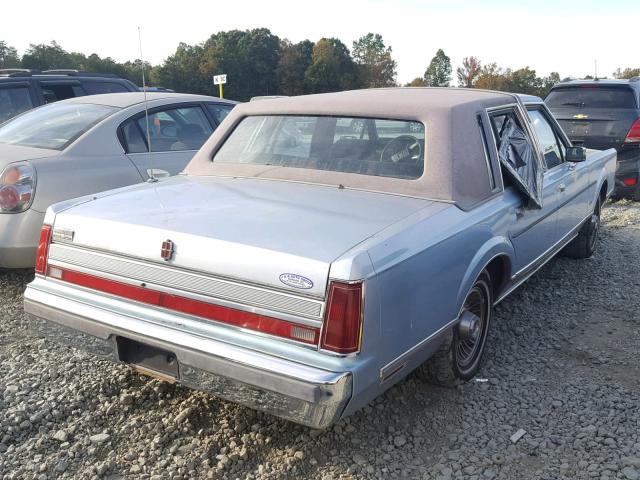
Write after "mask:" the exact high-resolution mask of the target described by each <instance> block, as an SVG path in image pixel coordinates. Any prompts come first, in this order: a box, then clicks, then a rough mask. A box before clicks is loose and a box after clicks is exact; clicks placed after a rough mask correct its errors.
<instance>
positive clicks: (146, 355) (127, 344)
mask: <svg viewBox="0 0 640 480" xmlns="http://www.w3.org/2000/svg"><path fill="white" fill-rule="evenodd" d="M116 346H117V349H118V358H119V359H120V361H122V362H124V363H127V364H129V365H131V366H132V367H134V368H136V369H137V370H140V371H141V372H142V373H145V374H147V375H151V376H155V377H159V378H162V379H163V380H176V379H177V378H178V360H177V358H176V356H175V354H174V353H173V352H170V351H169V350H164V349H162V348H157V347H152V346H151V345H146V344H144V343H141V342H137V341H135V340H131V339H129V338H125V337H116Z"/></svg>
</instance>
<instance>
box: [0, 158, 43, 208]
mask: <svg viewBox="0 0 640 480" xmlns="http://www.w3.org/2000/svg"><path fill="white" fill-rule="evenodd" d="M35 185H36V174H35V170H34V169H33V167H32V166H31V165H29V164H28V163H26V162H18V163H12V164H10V165H9V166H7V167H6V168H5V169H4V170H3V171H2V173H1V174H0V213H20V212H24V211H25V210H26V209H28V208H29V207H30V206H31V201H32V200H33V194H34V189H35Z"/></svg>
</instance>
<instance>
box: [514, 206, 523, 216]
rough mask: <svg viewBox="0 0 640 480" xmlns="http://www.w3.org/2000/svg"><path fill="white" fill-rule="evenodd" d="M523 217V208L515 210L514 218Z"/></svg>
mask: <svg viewBox="0 0 640 480" xmlns="http://www.w3.org/2000/svg"><path fill="white" fill-rule="evenodd" d="M523 216H524V207H518V208H516V218H521V217H523Z"/></svg>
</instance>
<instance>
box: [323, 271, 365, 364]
mask: <svg viewBox="0 0 640 480" xmlns="http://www.w3.org/2000/svg"><path fill="white" fill-rule="evenodd" d="M361 338H362V282H359V283H342V282H331V283H330V284H329V299H328V301H327V312H326V315H325V320H324V330H323V333H322V342H321V344H320V348H322V349H323V350H329V351H331V352H336V353H340V354H347V353H355V352H357V351H359V350H360V340H361Z"/></svg>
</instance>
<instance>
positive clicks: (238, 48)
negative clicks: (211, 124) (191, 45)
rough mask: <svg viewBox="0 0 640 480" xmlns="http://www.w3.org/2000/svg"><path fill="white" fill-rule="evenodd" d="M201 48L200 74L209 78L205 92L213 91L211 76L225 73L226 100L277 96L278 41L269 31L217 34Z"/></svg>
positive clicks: (235, 31) (258, 30) (257, 29)
mask: <svg viewBox="0 0 640 480" xmlns="http://www.w3.org/2000/svg"><path fill="white" fill-rule="evenodd" d="M203 48H204V52H203V55H202V63H201V65H200V72H201V73H202V74H203V75H204V76H205V77H206V78H207V79H209V83H210V88H209V90H208V92H211V89H212V88H213V81H212V80H211V79H212V77H213V75H217V74H222V73H226V74H227V75H228V82H229V83H228V84H227V85H225V92H226V95H225V96H228V97H229V98H233V99H236V100H243V101H244V100H249V99H250V98H251V97H252V96H255V95H273V94H275V93H277V91H278V79H277V76H276V70H277V67H278V60H279V57H280V39H279V38H278V37H277V36H275V35H273V34H272V33H271V32H270V31H269V30H268V29H266V28H256V29H254V30H246V31H240V30H231V31H228V32H219V33H217V34H214V35H212V36H211V37H210V38H209V40H207V41H206V42H205V43H204V45H203ZM203 93H204V92H203Z"/></svg>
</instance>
